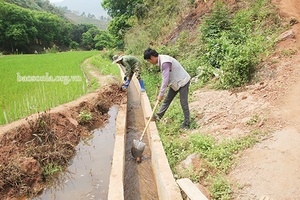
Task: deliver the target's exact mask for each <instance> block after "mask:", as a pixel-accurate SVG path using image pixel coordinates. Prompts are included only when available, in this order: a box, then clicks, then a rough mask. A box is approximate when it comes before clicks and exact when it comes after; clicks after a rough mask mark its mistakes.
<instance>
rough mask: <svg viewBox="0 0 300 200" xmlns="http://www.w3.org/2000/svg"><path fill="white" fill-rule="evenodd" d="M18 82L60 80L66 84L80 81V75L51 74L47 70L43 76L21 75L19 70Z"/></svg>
mask: <svg viewBox="0 0 300 200" xmlns="http://www.w3.org/2000/svg"><path fill="white" fill-rule="evenodd" d="M17 81H18V82H62V83H64V84H65V85H68V84H69V83H70V82H81V81H82V77H81V76H51V75H49V73H48V72H46V73H45V75H43V76H21V74H20V72H18V73H17Z"/></svg>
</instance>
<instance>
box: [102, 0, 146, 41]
mask: <svg viewBox="0 0 300 200" xmlns="http://www.w3.org/2000/svg"><path fill="white" fill-rule="evenodd" d="M142 2H143V1H142V0H128V1H123V0H103V1H102V3H101V5H102V7H103V8H104V9H105V10H107V13H108V14H109V15H110V16H111V17H112V18H113V19H112V20H111V21H110V22H109V24H108V31H109V32H110V34H112V35H113V36H114V37H116V38H117V39H119V40H122V39H123V37H124V34H125V33H126V31H127V30H128V29H129V28H130V27H132V24H130V22H129V20H130V18H131V17H133V16H134V11H135V7H136V6H137V5H139V4H140V3H142Z"/></svg>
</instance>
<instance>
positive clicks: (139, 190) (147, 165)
mask: <svg viewBox="0 0 300 200" xmlns="http://www.w3.org/2000/svg"><path fill="white" fill-rule="evenodd" d="M127 109H128V112H127V135H126V155H125V159H126V161H125V178H124V195H125V197H124V199H125V200H152V199H153V200H157V199H159V198H158V194H157V188H156V183H155V179H154V176H153V171H152V168H151V158H150V149H149V145H148V141H147V136H146V135H145V136H144V138H143V142H144V143H146V148H145V150H144V152H143V157H142V163H140V164H137V163H136V162H135V160H134V158H133V157H132V154H131V147H132V141H133V139H139V138H140V136H141V134H142V132H143V130H144V128H145V122H144V119H143V111H142V107H141V102H140V99H139V96H138V94H136V93H135V92H134V91H133V84H131V85H130V87H129V89H128V103H127Z"/></svg>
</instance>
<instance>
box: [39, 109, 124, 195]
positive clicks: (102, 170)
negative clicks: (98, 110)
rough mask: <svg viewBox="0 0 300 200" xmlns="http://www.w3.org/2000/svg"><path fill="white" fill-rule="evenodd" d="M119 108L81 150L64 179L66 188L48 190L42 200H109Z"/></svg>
mask: <svg viewBox="0 0 300 200" xmlns="http://www.w3.org/2000/svg"><path fill="white" fill-rule="evenodd" d="M117 113H118V107H117V106H113V107H111V108H110V110H109V112H108V114H109V115H110V118H109V120H108V123H107V124H106V125H105V126H103V127H101V128H98V129H95V130H93V131H92V133H91V138H89V139H86V140H84V141H82V142H80V144H79V145H78V146H77V155H76V156H75V157H74V159H73V162H72V164H71V165H70V166H69V167H68V173H66V174H65V175H64V177H63V182H64V183H63V184H62V185H60V186H57V187H56V188H51V189H47V190H45V191H44V192H43V194H42V195H41V196H40V197H39V198H37V199H42V200H62V199H63V200H83V199H84V200H85V199H86V200H88V199H89V200H94V199H95V200H106V199H107V194H108V185H109V176H110V171H111V163H112V156H113V149H114V143H115V133H116V117H117Z"/></svg>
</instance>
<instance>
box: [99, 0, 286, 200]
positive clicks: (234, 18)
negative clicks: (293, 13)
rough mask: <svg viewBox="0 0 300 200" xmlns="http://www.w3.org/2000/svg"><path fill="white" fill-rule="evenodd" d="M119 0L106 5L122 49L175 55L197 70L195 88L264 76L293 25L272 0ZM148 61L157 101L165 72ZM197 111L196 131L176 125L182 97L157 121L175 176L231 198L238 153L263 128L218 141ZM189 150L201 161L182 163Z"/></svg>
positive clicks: (232, 85)
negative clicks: (263, 65)
mask: <svg viewBox="0 0 300 200" xmlns="http://www.w3.org/2000/svg"><path fill="white" fill-rule="evenodd" d="M114 2H115V1H114ZM117 2H118V3H119V4H118V3H116V4H113V3H112V0H104V2H103V4H104V7H105V5H106V6H107V7H109V9H108V13H109V14H110V15H111V16H113V19H112V23H110V24H109V26H108V29H109V31H110V32H111V34H114V33H115V34H119V37H122V38H123V39H124V49H123V50H124V53H125V54H132V55H136V56H137V57H139V58H140V59H141V60H142V61H143V60H144V59H143V52H144V50H145V49H146V48H148V47H151V48H154V49H156V50H157V51H158V52H159V53H161V54H168V55H171V56H173V57H175V58H176V59H177V60H179V61H180V62H181V63H182V65H183V66H184V67H185V69H186V70H187V71H188V72H189V74H190V75H191V76H192V84H191V93H193V92H194V91H196V90H199V89H201V88H203V87H207V88H210V89H216V90H218V89H225V90H235V89H238V88H241V87H244V86H246V85H247V84H249V83H251V82H256V81H259V77H258V76H257V75H256V72H257V71H258V70H259V69H260V63H262V62H263V61H265V59H266V58H267V57H268V56H269V55H270V54H272V52H273V48H274V46H275V44H276V38H277V37H278V35H279V33H281V31H282V30H284V29H286V28H287V27H283V26H282V23H281V19H280V17H279V15H278V14H277V12H276V7H275V6H274V5H273V4H272V3H271V1H270V0H250V1H239V0H196V1H189V0H175V1H170V0H166V1H150V0H143V1H140V0H131V1H130V3H131V5H130V6H129V8H130V9H128V10H126V9H124V10H123V8H126V5H124V3H122V2H119V1H117ZM132 4H134V5H135V7H134V8H132V7H133V6H132ZM115 5H119V6H120V7H118V8H116V7H115ZM114 30H122V31H123V32H120V31H119V32H116V31H114ZM143 62H144V66H145V67H144V68H143V69H144V70H143V74H142V77H143V79H144V80H145V85H146V91H147V94H148V96H149V97H150V100H151V101H152V102H155V98H156V95H155V91H156V86H157V84H160V82H161V80H160V77H161V75H160V72H159V71H158V68H157V66H153V65H149V64H148V63H146V62H145V61H143ZM158 77H159V78H158ZM193 100H194V99H193ZM195 101H196V100H195ZM192 115H193V116H192V124H191V126H192V127H191V129H192V130H193V129H195V131H194V132H193V134H189V133H190V132H189V131H188V132H186V131H183V132H182V131H181V130H180V129H179V125H178V124H181V122H182V121H183V116H182V111H181V108H180V103H179V100H178V99H176V100H175V101H174V102H173V103H172V107H171V108H170V109H169V110H168V112H167V113H166V115H165V116H164V119H162V120H161V121H160V122H159V123H157V125H158V129H159V133H160V136H161V139H162V141H163V145H164V149H165V151H166V154H167V157H168V160H169V164H170V166H171V168H172V170H173V173H174V176H175V178H182V177H188V178H190V179H192V180H193V181H194V182H197V183H200V184H201V185H203V186H205V188H206V189H207V190H208V191H209V192H208V193H209V195H208V196H210V197H211V198H212V199H228V200H229V199H233V196H232V195H233V194H232V189H231V187H232V186H233V183H230V182H228V181H227V179H226V174H227V173H228V172H229V171H230V169H231V167H232V165H233V164H234V161H235V159H236V158H237V156H238V154H239V152H242V151H243V150H245V149H247V148H250V147H252V146H253V145H254V144H255V143H257V142H258V141H260V140H261V138H262V137H263V136H264V133H263V132H261V131H259V130H252V131H250V133H249V134H245V135H243V136H241V137H237V138H232V139H231V140H225V139H224V140H217V139H215V138H214V137H213V136H211V135H206V134H203V133H201V131H200V130H201V127H198V125H197V123H196V120H197V119H196V118H198V120H199V117H200V116H195V113H193V114H192ZM200 118H201V117H200ZM257 121H259V119H258V116H253V118H252V119H250V120H249V121H248V122H247V123H248V124H249V125H251V124H255V123H257ZM188 156H194V157H195V158H196V157H197V160H200V161H199V162H200V164H199V166H198V168H188V169H185V170H182V168H181V167H180V166H181V162H182V161H184V160H185V159H186V158H187V157H188Z"/></svg>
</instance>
